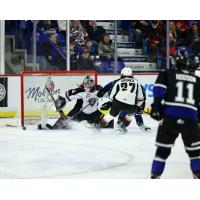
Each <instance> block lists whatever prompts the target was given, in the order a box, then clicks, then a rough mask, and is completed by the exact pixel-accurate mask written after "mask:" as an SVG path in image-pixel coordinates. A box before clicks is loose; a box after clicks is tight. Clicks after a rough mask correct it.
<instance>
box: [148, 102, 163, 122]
mask: <svg viewBox="0 0 200 200" xmlns="http://www.w3.org/2000/svg"><path fill="white" fill-rule="evenodd" d="M162 113H163V106H162V104H155V103H153V104H151V112H150V116H151V118H153V119H155V120H157V121H159V120H161V119H162V118H163V116H162V115H163V114H162Z"/></svg>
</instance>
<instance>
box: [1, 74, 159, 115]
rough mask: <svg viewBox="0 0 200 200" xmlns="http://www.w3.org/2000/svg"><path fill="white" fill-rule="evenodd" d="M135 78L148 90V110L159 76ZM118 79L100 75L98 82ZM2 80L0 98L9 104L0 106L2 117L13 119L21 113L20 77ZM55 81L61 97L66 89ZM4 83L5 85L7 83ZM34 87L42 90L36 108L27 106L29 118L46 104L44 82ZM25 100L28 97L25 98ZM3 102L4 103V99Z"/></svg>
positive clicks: (117, 76) (144, 75)
mask: <svg viewBox="0 0 200 200" xmlns="http://www.w3.org/2000/svg"><path fill="white" fill-rule="evenodd" d="M134 76H135V78H136V79H138V80H139V81H140V82H141V84H142V85H143V86H144V88H145V90H146V94H147V100H146V108H145V109H146V110H148V109H149V107H150V105H151V103H152V100H153V86H154V82H155V80H156V77H157V74H135V75H134ZM117 78H119V75H111V74H101V75H98V80H97V82H98V84H100V85H102V86H104V85H106V84H107V83H109V82H110V81H113V80H116V79H117ZM0 79H3V80H5V79H7V82H6V86H4V90H3V91H2V90H1V95H0V97H4V96H5V97H6V101H7V102H6V104H5V103H4V104H3V105H1V106H0V117H13V116H14V115H15V114H16V113H17V112H19V110H20V106H21V94H20V76H13V75H11V76H9V75H8V76H6V77H4V76H2V75H1V76H0ZM53 81H54V82H55V85H56V91H57V93H56V94H55V97H56V96H57V95H58V94H60V95H62V94H64V92H65V90H66V88H65V87H64V85H63V83H62V81H61V80H59V79H58V80H56V79H54V80H53ZM3 83H5V81H4V82H3ZM35 84H36V85H35ZM1 85H3V84H1ZM1 85H0V86H1ZM34 85H35V88H40V89H39V90H38V91H36V92H35V94H36V93H37V101H36V102H34V108H33V106H32V104H31V103H28V104H27V105H26V115H27V116H39V115H40V112H41V105H42V104H43V103H44V94H43V89H42V88H43V86H42V82H41V81H39V79H38V81H37V83H34ZM72 88H73V86H72ZM25 89H26V88H25ZM5 90H6V91H5ZM2 93H3V94H2ZM4 93H5V94H4ZM33 96H34V95H33ZM25 98H27V97H26V96H25ZM0 99H1V98H0ZM32 100H33V101H34V100H35V97H34V98H32ZM1 101H3V99H2V100H1ZM1 101H0V102H1ZM4 101H5V99H4ZM52 104H53V102H51V101H50V102H49V105H52ZM73 104H74V102H72V103H70V104H69V105H67V108H66V110H65V111H66V112H68V111H69V110H70V109H71V107H72V106H73ZM5 105H6V106H5ZM55 114H56V113H55V112H54V111H52V110H51V109H49V110H48V115H55Z"/></svg>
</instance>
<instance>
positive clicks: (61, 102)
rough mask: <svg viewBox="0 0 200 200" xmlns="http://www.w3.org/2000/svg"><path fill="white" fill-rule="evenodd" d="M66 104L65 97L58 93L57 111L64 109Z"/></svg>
mask: <svg viewBox="0 0 200 200" xmlns="http://www.w3.org/2000/svg"><path fill="white" fill-rule="evenodd" d="M65 105H66V100H65V98H64V97H62V96H60V95H58V99H56V101H55V107H56V111H57V112H59V111H60V110H62V109H63V108H64V107H65Z"/></svg>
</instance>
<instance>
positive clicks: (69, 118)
mask: <svg viewBox="0 0 200 200" xmlns="http://www.w3.org/2000/svg"><path fill="white" fill-rule="evenodd" d="M89 105H90V104H89V103H88V104H87V105H85V106H84V107H83V108H81V109H80V110H79V111H78V112H77V113H76V114H74V115H73V116H71V117H68V118H67V120H66V122H68V121H70V120H72V119H73V118H74V117H76V116H77V115H79V114H80V113H81V112H82V111H83V110H85V109H86V108H87V107H88V106H89Z"/></svg>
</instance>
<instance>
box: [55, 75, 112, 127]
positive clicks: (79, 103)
mask: <svg viewBox="0 0 200 200" xmlns="http://www.w3.org/2000/svg"><path fill="white" fill-rule="evenodd" d="M101 88H102V87H101V86H100V85H95V83H94V80H93V79H92V78H91V77H90V76H86V77H85V78H84V80H83V83H82V84H81V85H80V86H79V87H77V88H74V89H70V90H68V91H66V92H65V97H62V96H59V97H58V99H57V100H56V102H55V104H56V105H55V106H56V108H57V111H59V110H62V109H63V107H64V106H65V105H66V103H68V102H70V101H73V100H76V104H75V106H74V108H73V109H72V110H71V111H70V112H69V113H68V114H67V116H66V119H63V117H61V118H60V119H58V123H57V122H56V123H55V124H54V126H53V129H57V128H62V127H60V124H64V123H62V121H66V120H67V121H69V118H71V119H73V120H76V121H83V120H86V121H87V122H88V123H89V124H93V125H95V124H98V123H99V121H100V119H101V118H102V117H103V116H104V115H103V114H102V113H101V112H100V111H99V110H98V103H99V100H98V98H97V93H98V92H99V90H100V89H101ZM60 122H61V123H60ZM57 124H58V125H57ZM112 126H113V125H112V124H111V123H110V124H109V127H112Z"/></svg>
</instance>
